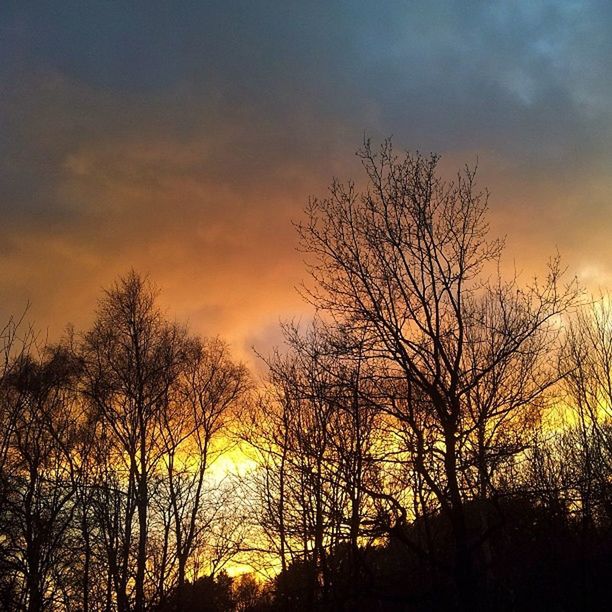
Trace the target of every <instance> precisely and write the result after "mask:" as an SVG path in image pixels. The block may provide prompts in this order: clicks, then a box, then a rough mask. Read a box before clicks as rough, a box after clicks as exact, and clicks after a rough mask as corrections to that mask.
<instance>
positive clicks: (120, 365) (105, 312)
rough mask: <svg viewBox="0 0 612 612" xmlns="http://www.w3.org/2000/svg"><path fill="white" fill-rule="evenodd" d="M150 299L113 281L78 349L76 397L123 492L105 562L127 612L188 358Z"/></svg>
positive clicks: (182, 334) (151, 292) (140, 578)
mask: <svg viewBox="0 0 612 612" xmlns="http://www.w3.org/2000/svg"><path fill="white" fill-rule="evenodd" d="M155 297H156V291H155V289H154V288H153V287H152V286H151V284H150V283H149V282H148V281H146V280H144V279H142V278H141V277H140V276H138V275H137V274H136V273H134V272H132V273H130V274H129V275H128V276H127V277H126V278H123V279H121V280H120V281H119V282H118V283H116V284H115V285H114V286H113V287H112V288H111V289H110V290H108V291H107V292H106V293H105V296H104V298H103V299H102V300H101V301H100V304H99V308H98V313H97V319H96V321H95V323H94V325H93V327H92V329H91V331H89V332H88V333H87V334H86V335H85V338H84V342H83V349H82V356H83V362H84V367H85V375H84V380H83V390H84V392H85V394H86V396H87V397H88V398H89V400H90V402H91V407H92V410H94V411H95V414H96V417H97V418H98V419H99V420H100V421H101V422H102V423H103V427H104V430H105V433H106V436H107V438H106V439H107V442H108V444H109V448H108V451H107V452H108V459H109V461H110V464H111V465H110V466H109V469H111V470H112V471H113V472H116V470H117V467H118V466H122V470H121V472H119V473H118V474H117V475H116V476H115V477H114V481H115V483H116V484H117V485H118V486H119V487H120V488H121V489H123V490H124V494H123V495H122V496H121V498H122V499H121V501H120V500H117V501H120V504H121V506H122V508H121V512H120V515H116V518H117V519H118V520H119V521H120V522H121V534H120V541H121V551H120V557H121V558H120V559H114V557H115V555H116V553H117V552H118V551H117V550H116V548H115V547H113V548H112V556H113V558H112V559H109V562H111V563H110V565H111V567H114V568H115V572H114V573H115V576H114V582H115V584H114V587H115V590H116V596H117V606H118V608H119V609H120V610H127V609H129V607H130V606H129V601H128V593H127V587H128V583H129V582H130V578H132V579H133V582H134V607H133V609H134V610H136V611H138V612H141V611H142V610H144V608H145V575H146V564H147V557H148V550H147V545H148V535H149V505H150V492H149V486H150V481H151V478H152V477H153V475H154V474H155V471H156V470H157V469H158V467H159V464H160V460H161V457H162V455H163V452H164V447H163V437H162V426H163V423H164V422H165V414H166V412H167V410H168V403H169V397H170V388H171V386H172V385H173V384H174V382H175V381H176V379H177V378H178V376H179V374H180V373H181V372H182V369H183V368H184V364H185V362H186V360H187V358H188V350H187V343H186V331H185V329H184V328H182V327H180V326H178V325H176V324H171V323H168V322H167V321H166V320H165V319H164V317H163V316H162V314H161V312H160V310H159V309H158V307H157V306H156V304H155ZM135 527H136V529H135ZM134 532H135V535H136V538H137V543H136V547H135V548H136V552H135V555H134V557H135V558H134V559H132V550H131V549H132V546H131V539H132V533H134ZM114 535H119V534H117V533H115V534H114ZM109 543H110V542H109ZM132 561H133V562H134V563H133V566H134V567H133V570H134V573H133V576H132V575H131V574H130V572H131V569H132V563H131V562H132Z"/></svg>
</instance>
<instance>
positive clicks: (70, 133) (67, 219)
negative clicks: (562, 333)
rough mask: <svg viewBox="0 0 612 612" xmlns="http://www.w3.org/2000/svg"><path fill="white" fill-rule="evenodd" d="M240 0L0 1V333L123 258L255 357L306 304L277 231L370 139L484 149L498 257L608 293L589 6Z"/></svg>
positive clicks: (604, 18)
mask: <svg viewBox="0 0 612 612" xmlns="http://www.w3.org/2000/svg"><path fill="white" fill-rule="evenodd" d="M68 4H70V3H66V5H68ZM256 4H257V3H254V4H249V3H244V4H243V3H236V5H234V6H232V7H227V5H225V3H219V4H218V5H217V4H216V3H211V6H210V7H203V6H202V5H201V4H200V3H193V4H192V3H185V4H184V5H183V6H182V7H181V8H180V9H176V10H173V11H172V10H169V9H158V8H155V9H151V10H145V9H144V7H142V8H138V7H136V8H134V7H132V8H130V9H120V8H118V6H114V5H113V6H112V7H111V6H108V7H105V8H104V7H98V8H96V9H93V8H91V9H89V10H85V9H80V8H75V7H77V6H78V5H74V7H72V9H74V10H72V9H70V8H69V7H68V8H64V7H63V3H62V7H58V6H57V5H56V7H55V8H49V7H47V8H44V9H43V8H40V9H39V10H35V9H34V8H31V9H28V8H27V7H25V8H24V7H23V6H21V5H15V7H8V8H4V9H1V10H2V11H3V15H2V16H3V19H2V20H0V23H1V25H0V28H1V31H0V34H1V36H0V41H2V42H1V43H0V45H1V47H0V51H1V52H2V57H3V58H5V61H4V62H3V63H2V67H1V68H0V91H1V92H2V93H1V94H0V128H1V130H2V134H3V135H4V138H3V139H2V142H1V143H0V147H1V148H2V155H1V156H0V212H1V214H2V217H1V218H2V223H1V224H0V316H2V318H6V317H7V316H8V315H9V314H10V313H18V312H20V311H21V310H22V309H23V307H24V306H25V304H26V303H27V302H30V303H31V310H30V318H32V319H34V321H35V322H36V324H37V325H38V327H40V328H41V329H43V330H48V332H49V334H50V336H51V337H56V336H57V335H58V334H59V333H61V330H62V329H63V327H64V326H65V324H66V323H68V322H72V323H74V324H75V325H76V326H77V328H82V327H84V326H86V325H87V324H88V323H89V321H91V318H92V315H93V310H94V307H95V303H96V299H97V298H98V297H99V295H100V289H101V287H104V286H107V285H108V284H109V283H110V282H112V280H113V279H114V278H115V277H116V276H117V275H119V274H122V273H125V272H126V271H127V270H128V269H129V268H130V267H134V268H135V269H137V270H139V271H141V272H144V273H148V274H150V276H151V278H152V279H153V280H154V281H155V282H156V283H157V284H158V285H159V287H160V288H161V289H162V302H163V304H164V306H165V307H166V308H167V310H168V313H169V315H170V316H176V317H177V318H179V319H181V320H188V321H189V322H190V324H191V327H192V328H193V329H194V330H195V331H198V332H200V333H202V334H217V333H218V334H220V335H222V336H223V337H225V338H227V339H228V340H229V341H230V342H231V343H232V346H233V348H234V351H235V353H236V354H237V355H239V356H240V357H241V358H249V356H250V355H251V353H250V347H251V346H252V345H256V346H257V347H259V348H260V349H261V350H264V351H265V350H266V349H267V348H268V347H270V346H271V344H273V343H274V342H277V341H278V338H279V336H278V325H277V323H278V320H279V318H286V317H291V316H300V315H301V314H302V313H304V312H306V311H307V309H306V307H305V306H304V304H303V303H302V302H301V300H300V298H299V296H298V295H297V293H296V291H295V290H294V286H295V285H296V284H298V283H299V282H300V280H301V279H302V278H303V277H304V269H303V265H302V261H301V256H300V254H298V253H297V252H296V251H295V232H294V230H293V228H292V226H291V220H292V219H293V220H296V219H298V218H299V216H300V214H301V210H302V208H303V207H304V205H305V204H306V202H307V199H308V197H309V196H310V195H324V194H325V189H326V187H327V185H328V184H329V181H330V180H331V178H332V177H333V176H339V177H340V178H347V177H354V178H357V179H359V177H360V175H359V165H358V163H357V160H356V159H355V157H354V155H353V152H354V151H355V149H356V148H357V147H358V146H359V144H360V142H361V139H362V137H363V133H364V131H365V132H367V133H368V134H369V135H371V136H372V137H373V138H374V139H381V138H383V137H385V136H388V135H393V137H394V142H395V144H396V146H397V147H398V148H409V149H420V150H424V151H429V150H434V151H437V152H439V153H441V154H442V155H443V168H444V169H445V171H448V170H451V169H453V168H456V167H457V166H458V165H461V164H463V163H464V162H472V161H473V160H474V159H475V158H476V156H478V158H479V166H480V170H481V172H480V177H481V179H480V180H481V184H482V185H483V186H484V185H486V186H488V187H489V189H490V191H491V209H492V227H493V231H494V232H495V233H498V234H505V235H507V236H508V249H507V257H508V260H509V261H512V260H514V261H515V262H516V265H517V267H518V268H519V269H523V270H525V272H526V273H527V274H528V273H530V272H531V271H532V270H535V269H538V268H539V267H540V265H541V264H542V263H543V262H544V261H545V259H546V257H547V256H548V255H550V254H551V253H552V252H554V250H555V249H556V248H558V249H559V250H560V252H561V254H562V255H563V257H564V260H565V261H566V263H567V264H568V265H569V266H570V268H571V269H572V270H573V271H574V272H576V273H577V274H579V275H580V276H581V277H582V278H583V279H584V280H585V281H587V282H588V283H590V284H591V285H597V284H603V285H612V279H611V278H610V275H611V274H612V267H611V263H610V262H611V256H612V246H611V243H610V239H609V237H610V228H611V227H612V223H611V222H612V209H611V207H610V202H612V198H611V196H612V178H611V177H610V170H609V169H610V162H611V161H612V151H611V148H610V142H612V139H611V138H610V135H611V134H610V131H611V130H612V118H611V111H610V109H611V108H612V105H611V104H610V102H611V101H612V81H611V76H610V72H609V70H608V59H607V58H609V57H610V56H612V49H610V48H609V47H611V46H612V44H611V43H610V41H609V40H608V39H609V38H610V37H609V36H607V33H608V32H609V27H610V23H612V18H611V16H610V11H609V10H608V9H607V8H606V7H605V6H603V5H601V4H595V3H593V4H591V3H585V4H584V7H583V8H577V7H576V3H570V2H567V3H566V2H558V3H546V2H534V3H527V4H528V5H529V6H527V4H526V5H525V7H524V8H522V9H521V10H517V11H515V12H513V13H508V12H505V11H503V10H501V9H496V10H493V9H492V8H490V7H489V6H488V3H475V4H474V7H473V9H470V11H469V12H468V11H466V10H465V9H462V10H460V9H458V8H457V7H456V6H455V5H454V4H453V3H447V2H446V3H445V2H434V3H423V4H422V5H420V4H419V3H417V4H416V5H414V6H413V7H412V9H410V10H409V9H408V8H407V7H406V6H404V5H403V3H388V4H385V5H384V7H383V8H380V9H378V10H374V9H373V8H372V7H368V6H366V5H361V4H356V5H355V6H354V7H353V9H352V10H349V9H348V8H347V6H346V5H345V4H343V3H335V2H330V3H321V4H316V5H312V7H310V8H307V7H304V6H303V5H301V4H299V3H297V4H293V3H288V4H283V7H280V5H279V6H277V7H276V8H274V9H273V8H271V7H270V6H266V7H261V6H260V7H256V6H255V5H256ZM287 7H290V8H287Z"/></svg>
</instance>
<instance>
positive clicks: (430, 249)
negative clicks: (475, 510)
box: [298, 142, 575, 601]
mask: <svg viewBox="0 0 612 612" xmlns="http://www.w3.org/2000/svg"><path fill="white" fill-rule="evenodd" d="M360 157H361V159H362V162H363V165H364V168H365V171H366V175H367V181H368V184H367V188H366V190H365V191H363V192H359V191H358V190H357V188H356V186H355V185H354V184H353V183H349V184H348V185H342V184H340V183H338V182H334V183H333V184H332V186H331V190H330V195H329V197H328V198H326V199H322V200H319V199H315V200H312V201H311V203H310V205H309V207H308V209H307V211H306V214H307V220H306V221H305V222H304V223H301V224H299V225H298V231H299V234H300V238H301V247H302V249H303V250H304V251H305V252H306V253H307V254H308V255H309V256H310V262H309V263H310V272H311V274H312V277H313V279H314V281H315V285H314V287H313V288H311V289H310V290H308V291H307V295H308V296H309V299H310V300H311V301H312V302H313V303H315V304H316V305H317V306H318V307H319V308H320V309H322V310H324V311H325V312H327V313H328V314H329V316H331V317H332V318H334V319H335V320H336V321H338V322H341V323H342V324H343V325H344V326H345V327H346V328H348V329H352V330H353V332H354V333H355V334H357V335H359V336H361V335H366V337H367V346H368V351H369V354H370V356H371V358H373V359H378V360H379V361H381V362H382V363H384V364H385V368H386V371H387V376H388V377H389V378H390V379H395V380H396V381H397V384H396V385H395V391H396V393H397V392H399V395H396V396H395V397H394V398H393V401H392V402H391V408H390V409H389V412H390V413H391V414H393V416H394V417H396V418H397V419H398V420H399V421H401V422H402V423H404V424H406V425H407V426H408V427H409V428H410V429H411V431H412V433H413V435H414V440H413V441H414V443H415V445H416V448H417V451H418V452H417V460H416V462H415V467H416V469H418V470H419V471H420V473H421V475H422V477H423V478H424V480H425V482H426V483H427V485H428V486H429V487H430V488H431V490H432V491H433V492H434V493H435V495H436V498H437V500H438V503H439V504H440V508H441V510H442V512H443V514H444V515H445V516H446V517H447V518H448V520H449V522H450V525H451V528H452V533H453V537H454V542H455V572H456V579H457V582H458V585H459V587H460V590H461V591H462V595H463V600H464V601H468V598H469V597H470V594H471V592H472V589H471V585H470V583H471V581H472V570H471V568H472V558H471V553H470V541H469V534H468V531H467V524H466V516H465V502H466V496H465V493H464V491H463V488H462V469H463V466H462V454H463V453H462V451H463V445H464V444H465V440H466V435H467V433H468V431H469V429H470V428H471V426H472V423H470V418H469V414H470V412H469V405H468V404H469V398H470V397H471V396H473V394H474V392H475V389H476V388H477V387H478V385H480V384H481V383H482V381H483V380H484V379H486V377H487V376H491V374H492V373H493V372H494V371H496V370H499V369H500V368H501V367H502V364H504V363H505V362H507V361H508V360H509V359H510V358H511V356H513V355H517V354H519V353H520V352H521V351H523V350H526V349H527V348H528V347H529V344H530V342H531V341H532V339H533V338H534V336H535V335H536V334H540V333H543V334H546V333H548V332H550V333H554V330H555V328H556V326H558V324H559V323H558V320H559V315H560V314H561V313H563V312H565V310H566V309H567V307H568V305H569V304H571V303H572V300H573V299H574V296H575V289H574V287H573V286H571V285H570V286H567V287H562V286H561V284H560V277H561V270H560V267H559V264H558V261H557V260H554V261H553V262H552V263H551V265H550V269H549V273H548V277H547V279H546V280H545V282H544V283H543V284H538V283H537V282H535V283H533V284H532V286H531V287H527V288H519V287H518V286H517V285H515V284H513V282H512V281H511V282H510V284H505V283H504V282H503V281H502V280H501V279H498V280H496V281H495V282H494V283H493V284H491V283H489V282H487V281H486V277H484V272H485V270H487V271H489V270H491V271H492V273H494V271H495V268H496V266H497V265H498V261H499V257H500V254H501V251H502V246H503V245H502V243H501V242H500V241H498V240H489V239H488V238H487V235H488V225H487V221H486V214H487V194H486V192H479V191H478V190H477V188H476V184H475V178H476V176H475V175H476V173H475V170H471V169H469V168H466V169H465V170H464V171H463V172H460V173H459V174H458V175H457V177H456V179H455V180H454V181H444V180H442V179H441V178H440V177H439V176H438V174H437V166H438V157H436V156H431V157H424V156H422V155H420V154H417V155H410V154H406V155H405V156H404V157H401V158H400V157H397V156H396V155H395V154H394V152H393V149H392V146H391V144H390V142H386V143H385V144H384V145H383V146H382V147H381V149H380V151H379V152H378V153H377V152H375V151H373V150H372V148H371V146H370V144H369V142H366V143H365V146H364V148H363V150H362V151H361V152H360ZM497 287H502V290H501V291H500V290H499V289H497ZM509 291H513V292H514V293H515V297H514V300H513V307H512V308H510V309H508V308H505V304H504V303H502V304H501V309H500V310H499V311H498V315H499V319H498V320H496V321H488V320H487V318H486V317H483V307H482V305H481V304H482V300H483V299H487V297H489V298H490V296H493V297H495V295H496V292H497V293H501V294H507V293H508V292H509ZM492 324H493V325H494V327H491V325H492ZM485 341H486V342H489V344H490V350H488V351H487V352H484V351H483V352H482V353H480V354H479V356H478V362H477V363H474V362H473V360H472V358H471V357H472V355H473V354H474V352H475V350H476V345H477V344H478V343H481V342H485ZM427 436H429V437H431V436H434V437H435V440H434V441H433V443H429V442H428V441H427V440H426V437H427ZM426 444H427V445H428V446H429V448H430V451H431V453H433V456H434V458H437V459H438V460H439V464H440V465H441V468H442V469H441V472H440V475H441V476H442V478H439V477H438V476H437V475H436V476H434V474H433V473H432V471H431V470H430V469H429V468H428V466H427V465H426V462H425V461H424V459H425V457H424V456H423V449H424V446H425V445H426ZM419 449H420V450H419ZM436 463H438V462H436Z"/></svg>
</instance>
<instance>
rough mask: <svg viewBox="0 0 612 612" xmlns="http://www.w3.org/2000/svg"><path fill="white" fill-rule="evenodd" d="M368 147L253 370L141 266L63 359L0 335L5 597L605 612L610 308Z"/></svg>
mask: <svg viewBox="0 0 612 612" xmlns="http://www.w3.org/2000/svg"><path fill="white" fill-rule="evenodd" d="M360 155H361V159H362V161H363V165H364V168H365V171H366V179H367V185H365V187H364V188H363V189H361V190H360V189H358V188H357V187H356V186H355V185H354V184H352V183H351V184H348V185H343V184H340V183H338V182H334V183H333V184H332V186H331V189H330V193H329V196H328V197H327V198H326V199H322V200H313V201H311V202H310V204H309V206H308V208H307V211H306V217H305V220H304V221H303V222H302V223H301V224H299V225H298V231H299V235H300V239H301V250H302V251H303V252H304V254H305V257H306V260H307V262H308V266H309V272H310V281H309V282H308V283H306V285H305V286H304V289H303V292H304V295H305V296H306V299H307V300H309V301H310V302H311V303H312V304H313V305H314V306H315V307H316V313H317V314H316V316H315V317H314V320H313V321H312V323H311V324H309V325H307V326H304V327H303V326H300V325H297V324H294V323H291V322H289V323H285V324H284V325H283V333H284V339H285V345H284V347H282V348H279V349H277V350H276V351H274V352H273V353H272V354H271V355H268V356H265V357H264V358H263V359H264V361H265V363H266V366H267V372H268V374H267V377H266V379H265V380H262V381H254V380H252V379H251V378H250V377H249V374H248V373H247V371H246V369H245V368H244V367H243V366H241V365H239V364H237V363H236V362H235V361H233V360H232V358H231V356H230V355H229V353H228V349H227V347H226V346H225V345H224V344H223V342H222V341H220V340H218V339H212V340H211V339H206V340H203V339H199V338H197V337H195V336H194V335H193V334H191V333H190V332H189V331H188V330H187V329H186V328H185V327H184V326H182V325H180V324H177V323H173V322H171V321H169V320H168V319H167V318H166V317H165V316H164V315H163V313H162V312H161V310H160V309H159V307H158V306H157V304H156V295H155V290H154V289H153V287H152V285H151V284H150V283H149V282H148V281H147V280H146V279H143V278H142V277H140V276H139V275H138V274H136V273H130V274H129V275H128V276H127V277H125V278H123V279H120V280H119V281H118V282H117V283H116V284H115V285H114V286H113V287H111V288H110V289H109V290H108V291H106V292H105V293H104V295H103V297H102V299H101V300H100V302H99V306H98V310H97V312H96V316H95V321H94V323H93V325H92V326H91V329H89V330H88V331H86V332H84V333H80V334H76V333H73V332H71V333H69V334H67V335H66V338H64V339H63V340H62V341H61V342H60V343H58V344H57V345H53V346H42V347H41V346H38V343H37V342H36V337H35V335H34V334H33V333H32V332H31V331H30V330H28V329H27V327H26V326H25V325H24V323H23V322H21V323H20V322H17V321H10V322H9V323H8V324H7V326H6V327H5V328H4V330H3V332H2V342H3V356H4V359H3V362H2V370H1V371H0V407H1V411H2V412H1V419H2V423H1V424H0V479H1V480H0V487H1V491H0V503H1V522H0V564H1V566H0V567H1V583H0V597H1V601H0V605H2V606H3V607H4V608H6V609H9V610H13V609H14V610H20V609H27V610H84V611H88V612H89V611H98V610H121V611H122V612H127V611H132V610H136V611H143V610H163V611H171V610H202V611H204V610H228V611H229V610H290V609H291V610H360V609H363V610H432V609H444V610H446V609H465V610H474V609H490V610H497V609H499V610H531V609H533V610H536V609H537V610H544V609H550V610H580V609H607V607H608V606H607V604H608V602H609V600H610V596H612V587H611V586H610V583H609V580H608V576H610V575H611V571H612V305H611V304H610V302H609V300H608V299H607V297H606V296H605V295H603V296H601V297H600V298H599V299H597V300H592V299H587V297H586V296H585V294H584V293H583V292H582V291H580V290H579V288H578V286H577V284H576V282H575V280H573V279H572V278H566V277H567V276H568V275H567V274H566V273H565V272H564V270H563V269H562V267H561V265H560V261H559V259H558V258H553V259H552V260H551V261H550V263H549V265H548V269H547V272H546V274H545V275H544V278H543V279H541V280H535V279H534V280H532V281H528V282H525V281H523V280H522V279H519V278H518V277H516V276H512V277H510V278H505V277H504V275H503V274H502V273H501V270H502V265H501V263H500V257H501V254H502V251H503V243H502V242H500V241H498V240H494V239H491V238H490V237H489V228H488V224H487V214H488V205H487V194H486V192H481V191H479V190H478V189H477V187H476V182H475V179H476V176H475V171H473V170H472V169H469V168H466V169H465V170H463V171H461V172H459V173H458V175H457V176H456V178H455V180H453V181H444V180H442V179H441V178H440V176H439V174H438V168H437V165H438V158H437V157H435V156H431V157H425V156H421V155H418V154H417V155H410V154H407V155H405V156H397V155H396V154H395V153H394V152H393V149H392V147H391V145H390V143H384V144H383V146H382V147H381V148H380V149H379V150H378V151H374V150H373V149H372V148H371V147H370V145H369V143H366V144H365V146H364V148H363V150H362V151H361V152H360ZM222 455H224V456H226V457H227V456H231V457H233V458H234V460H235V461H236V462H238V464H239V467H240V469H238V470H233V471H230V473H227V474H225V473H224V471H223V470H222V469H221V468H220V467H218V466H219V462H218V461H217V459H218V458H219V457H220V456H222ZM216 466H217V467H216ZM249 568H251V571H250V572H247V573H243V574H242V575H240V576H238V577H234V578H232V577H231V576H230V575H229V574H228V573H227V572H226V570H232V572H233V573H240V571H244V570H246V569H249Z"/></svg>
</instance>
